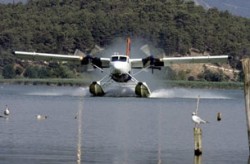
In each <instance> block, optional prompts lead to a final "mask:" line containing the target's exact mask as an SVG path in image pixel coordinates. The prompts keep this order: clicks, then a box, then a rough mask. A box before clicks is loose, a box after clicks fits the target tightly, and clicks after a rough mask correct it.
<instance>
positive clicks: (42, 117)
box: [36, 114, 48, 120]
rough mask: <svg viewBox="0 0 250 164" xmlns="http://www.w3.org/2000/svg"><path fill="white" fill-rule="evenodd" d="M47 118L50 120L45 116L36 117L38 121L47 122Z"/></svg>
mask: <svg viewBox="0 0 250 164" xmlns="http://www.w3.org/2000/svg"><path fill="white" fill-rule="evenodd" d="M47 118H48V116H43V115H40V114H38V115H36V119H38V120H45V119H47Z"/></svg>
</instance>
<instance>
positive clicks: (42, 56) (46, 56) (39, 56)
mask: <svg viewBox="0 0 250 164" xmlns="http://www.w3.org/2000/svg"><path fill="white" fill-rule="evenodd" d="M14 54H15V55H17V56H18V57H20V58H23V59H31V60H56V61H79V62H80V61H81V60H82V59H83V56H77V55H62V54H50V53H38V52H25V51H14Z"/></svg>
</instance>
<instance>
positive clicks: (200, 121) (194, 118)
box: [192, 95, 208, 127]
mask: <svg viewBox="0 0 250 164" xmlns="http://www.w3.org/2000/svg"><path fill="white" fill-rule="evenodd" d="M199 103H200V95H199V96H198V98H197V104H196V105H197V106H196V110H195V112H193V113H192V121H193V122H194V123H195V127H196V126H197V125H198V126H199V125H200V124H205V123H208V121H205V120H203V119H201V118H200V117H199V116H198V115H197V114H198V110H199Z"/></svg>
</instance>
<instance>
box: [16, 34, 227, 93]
mask: <svg viewBox="0 0 250 164" xmlns="http://www.w3.org/2000/svg"><path fill="white" fill-rule="evenodd" d="M126 42H127V43H126V51H125V54H119V53H117V52H116V53H114V54H113V55H111V57H110V58H106V57H94V56H92V55H87V54H85V53H83V52H82V51H80V50H76V51H75V53H74V54H72V55H66V54H52V53H39V52H26V51H14V54H15V55H17V56H18V57H20V58H22V59H32V60H45V61H48V60H49V61H50V60H56V61H72V62H78V63H79V64H80V65H90V66H92V67H93V68H97V69H98V70H101V71H102V72H106V75H105V76H104V77H103V78H102V79H101V80H98V81H93V82H92V83H91V84H90V85H89V92H90V93H91V94H92V95H93V96H104V95H105V94H106V91H105V88H106V87H107V86H109V85H112V84H114V83H116V84H119V85H120V86H124V85H126V84H127V83H130V84H131V83H132V84H134V91H133V92H134V93H135V95H137V96H138V97H149V96H150V94H151V91H150V89H149V87H148V85H147V84H146V82H142V81H138V80H137V79H136V78H135V76H134V75H135V74H133V73H132V70H133V69H141V70H145V69H152V70H153V69H159V70H160V69H161V68H162V67H167V66H170V65H171V64H181V63H225V62H228V60H229V56H228V55H217V56H187V57H154V56H153V55H151V54H148V55H147V56H145V57H144V58H131V57H130V56H131V54H130V52H131V39H130V38H127V41H126ZM104 69H109V71H104ZM137 73H138V72H137Z"/></svg>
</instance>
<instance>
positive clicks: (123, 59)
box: [111, 56, 127, 62]
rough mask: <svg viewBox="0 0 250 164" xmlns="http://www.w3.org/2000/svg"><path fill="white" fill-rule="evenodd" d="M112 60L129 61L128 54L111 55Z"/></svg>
mask: <svg viewBox="0 0 250 164" xmlns="http://www.w3.org/2000/svg"><path fill="white" fill-rule="evenodd" d="M111 61H112V62H114V61H121V62H126V61H127V57H126V56H112V57H111Z"/></svg>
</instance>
